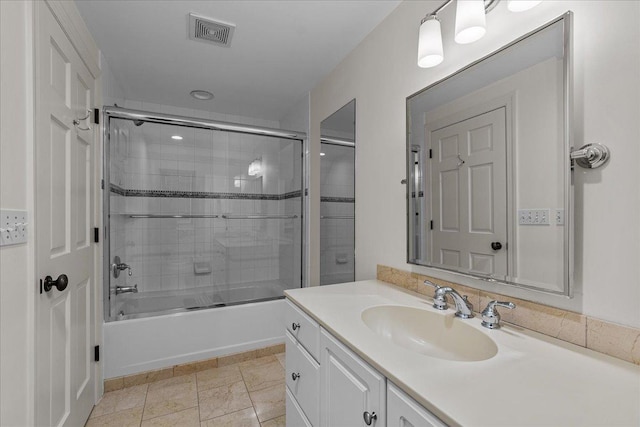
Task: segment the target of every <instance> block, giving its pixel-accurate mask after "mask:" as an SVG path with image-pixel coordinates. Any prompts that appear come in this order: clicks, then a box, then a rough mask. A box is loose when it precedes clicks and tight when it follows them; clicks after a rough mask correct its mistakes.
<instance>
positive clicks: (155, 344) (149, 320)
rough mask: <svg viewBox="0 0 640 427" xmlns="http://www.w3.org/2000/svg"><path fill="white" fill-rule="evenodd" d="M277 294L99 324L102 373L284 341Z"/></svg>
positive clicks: (176, 362)
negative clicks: (201, 308) (260, 300)
mask: <svg viewBox="0 0 640 427" xmlns="http://www.w3.org/2000/svg"><path fill="white" fill-rule="evenodd" d="M284 310H285V301H284V299H283V298H279V299H275V300H271V301H265V302H255V303H248V304H240V305H231V306H221V307H216V308H209V309H206V310H196V311H188V312H179V313H172V314H165V315H162V316H155V317H144V318H137V319H128V320H120V321H115V322H109V323H105V324H104V325H103V333H104V335H103V336H104V352H103V354H104V378H105V379H109V378H114V377H120V376H123V375H131V374H135V373H139V372H144V371H149V370H153V369H160V368H166V367H170V366H173V365H179V364H182V363H189V362H194V361H198V360H203V359H209V358H212V357H217V356H223V355H227V354H232V353H238V352H242V351H248V350H253V349H257V348H262V347H267V346H270V345H274V344H280V343H283V342H284V337H285V334H284V331H285V326H284Z"/></svg>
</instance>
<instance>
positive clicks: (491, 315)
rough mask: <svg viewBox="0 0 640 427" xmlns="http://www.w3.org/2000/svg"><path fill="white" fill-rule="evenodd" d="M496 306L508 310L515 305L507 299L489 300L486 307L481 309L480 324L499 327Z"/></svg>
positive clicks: (490, 327)
mask: <svg viewBox="0 0 640 427" xmlns="http://www.w3.org/2000/svg"><path fill="white" fill-rule="evenodd" d="M496 306H498V307H504V308H508V309H510V310H513V309H514V308H516V305H515V304H514V303H512V302H509V301H496V300H493V301H490V302H489V304H487V307H486V308H485V309H484V310H482V326H484V327H485V328H489V329H498V328H499V327H500V313H498V309H497V307H496Z"/></svg>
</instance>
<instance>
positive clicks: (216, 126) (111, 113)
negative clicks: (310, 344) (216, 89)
mask: <svg viewBox="0 0 640 427" xmlns="http://www.w3.org/2000/svg"><path fill="white" fill-rule="evenodd" d="M102 117H103V120H102V123H103V125H102V132H103V145H102V150H103V156H102V158H103V163H102V183H101V188H102V221H103V224H104V228H103V236H104V238H103V241H102V245H103V248H104V250H103V254H102V258H103V259H102V265H103V268H102V271H103V284H102V295H103V301H102V307H103V313H104V321H109V320H113V319H112V317H111V313H110V307H111V261H110V259H111V239H110V231H111V230H110V217H111V214H110V207H111V204H110V203H111V200H110V196H111V191H110V161H111V152H110V148H111V143H110V138H111V136H110V122H111V119H125V120H131V121H134V122H137V121H142V122H143V123H144V122H149V123H160V124H166V125H173V126H183V127H190V128H197V129H209V130H215V131H222V132H232V133H241V134H246V135H258V136H267V137H272V138H278V139H287V140H292V141H299V142H300V143H301V152H302V159H304V152H305V147H306V141H307V134H306V133H304V132H296V131H289V130H284V129H274V128H268V127H262V126H252V125H244V124H239V123H232V122H224V121H218V120H210V119H199V118H192V117H185V116H178V115H173V114H164V113H153V112H149V111H140V110H131V109H127V108H121V107H111V106H105V107H103V110H102ZM306 173H307V171H306V167H305V162H304V161H302V160H301V174H300V191H301V196H300V212H301V219H302V223H301V230H300V231H301V233H300V260H301V266H300V285H301V286H302V287H304V286H305V284H306V282H305V275H306V269H305V268H304V266H305V263H306V259H305V250H304V248H305V243H306V242H305V235H306V234H307V231H306V229H307V227H308V225H307V220H306V215H305V197H306V196H305V176H306ZM180 311H182V310H180ZM184 311H187V310H186V309H185V310H184Z"/></svg>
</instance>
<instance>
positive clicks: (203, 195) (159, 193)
mask: <svg viewBox="0 0 640 427" xmlns="http://www.w3.org/2000/svg"><path fill="white" fill-rule="evenodd" d="M109 189H110V191H111V192H112V193H115V194H119V195H121V196H124V197H163V198H172V199H228V200H286V199H293V198H296V197H301V196H302V190H297V191H290V192H288V193H284V194H256V193H217V192H208V191H169V190H126V189H124V188H122V187H119V186H117V185H115V184H110V186H109Z"/></svg>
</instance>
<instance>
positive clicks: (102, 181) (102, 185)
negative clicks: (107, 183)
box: [100, 179, 104, 190]
mask: <svg viewBox="0 0 640 427" xmlns="http://www.w3.org/2000/svg"><path fill="white" fill-rule="evenodd" d="M100 188H102V189H103V190H104V179H101V180H100Z"/></svg>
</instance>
